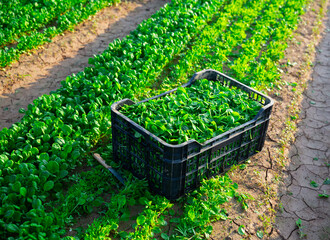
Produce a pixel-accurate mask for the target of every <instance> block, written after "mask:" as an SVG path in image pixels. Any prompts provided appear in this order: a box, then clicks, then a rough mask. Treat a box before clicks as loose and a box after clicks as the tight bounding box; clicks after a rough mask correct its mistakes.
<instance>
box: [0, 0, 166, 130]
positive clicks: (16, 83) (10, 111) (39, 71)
mask: <svg viewBox="0 0 330 240" xmlns="http://www.w3.org/2000/svg"><path fill="white" fill-rule="evenodd" d="M167 2H169V0H131V1H123V2H122V3H120V4H118V5H117V6H113V7H107V8H105V9H103V10H101V11H100V12H98V13H97V14H96V15H95V16H92V17H90V19H89V20H87V21H85V22H83V23H82V24H80V25H78V26H77V27H76V28H75V31H74V32H65V33H64V34H63V35H62V36H57V37H55V38H54V39H53V41H52V42H51V43H49V44H46V45H44V46H42V47H41V48H40V49H38V50H35V51H34V52H31V53H30V54H25V55H22V56H21V58H20V60H19V61H18V62H15V63H13V64H12V66H10V67H7V68H5V69H2V70H0V130H1V129H2V128H4V127H7V128H9V127H10V126H11V125H12V124H13V123H15V122H18V121H19V120H20V119H21V118H22V117H23V114H20V113H19V112H18V111H19V109H20V108H25V109H26V108H27V106H28V104H30V103H32V101H33V100H34V99H36V98H38V97H39V96H41V95H43V94H49V93H50V91H54V90H56V89H58V88H59V87H60V83H61V81H63V80H65V78H66V77H67V76H69V75H72V74H74V73H78V72H80V71H83V70H84V68H85V67H87V66H88V59H89V58H91V57H93V55H95V54H99V53H102V52H103V51H104V50H105V49H106V48H107V47H108V44H109V43H110V42H112V41H113V40H114V39H116V38H123V37H125V36H127V35H128V34H129V33H130V32H131V31H132V30H134V29H135V28H136V27H137V26H138V24H140V23H141V22H142V21H143V20H144V19H147V18H149V17H150V16H151V15H152V14H154V13H155V12H156V11H157V10H159V9H160V8H161V7H162V6H164V5H165V3H167Z"/></svg>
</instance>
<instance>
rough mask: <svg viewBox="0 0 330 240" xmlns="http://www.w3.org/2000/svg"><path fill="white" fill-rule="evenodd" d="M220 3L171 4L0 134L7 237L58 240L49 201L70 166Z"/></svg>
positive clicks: (2, 229) (0, 225)
mask: <svg viewBox="0 0 330 240" xmlns="http://www.w3.org/2000/svg"><path fill="white" fill-rule="evenodd" d="M222 2H223V1H197V0H187V1H172V3H171V4H169V5H166V6H165V7H164V8H163V9H161V10H160V11H159V12H157V13H156V14H155V15H154V16H153V17H151V18H150V19H148V20H146V21H144V22H143V23H142V24H140V26H139V27H138V28H137V29H136V30H135V31H133V32H132V34H131V35H129V36H128V37H127V38H125V39H124V40H117V41H115V42H113V43H111V44H110V45H109V48H108V50H106V51H105V52H104V53H103V54H102V55H99V56H96V57H95V58H94V59H92V60H91V63H92V64H94V65H95V67H90V68H86V70H85V71H84V72H81V73H78V74H77V75H74V76H71V77H68V78H67V79H66V81H64V82H63V83H62V87H61V88H60V89H59V90H57V91H56V92H54V93H52V94H51V95H44V96H42V97H40V98H38V99H36V100H34V102H33V103H34V104H33V105H29V106H28V109H27V111H24V110H22V112H25V115H24V117H23V119H22V120H21V122H19V123H17V124H13V126H12V127H11V128H10V129H6V128H4V129H3V130H2V131H1V132H0V151H1V155H0V161H1V164H0V176H1V177H0V183H1V186H2V187H1V188H0V194H1V195H0V196H1V202H2V205H1V209H0V216H1V220H0V233H1V234H2V236H5V237H7V238H10V237H14V236H15V237H18V236H20V237H22V238H23V237H26V236H28V237H29V238H31V239H33V238H38V239H42V238H54V239H56V238H58V231H59V229H60V228H61V227H62V226H61V225H59V224H58V223H57V222H56V218H55V217H54V213H52V212H51V209H46V208H45V202H49V201H52V200H56V198H57V197H58V193H59V192H62V191H63V190H62V189H63V183H64V182H67V176H68V173H69V171H71V170H72V169H74V168H75V167H76V166H77V165H78V164H81V161H82V159H83V158H84V157H85V155H86V153H88V152H89V151H90V149H91V148H92V147H93V146H94V145H95V144H97V142H98V140H99V139H101V138H102V137H103V136H106V135H109V134H110V109H109V105H110V104H111V103H112V102H113V101H115V100H118V99H121V98H123V97H125V96H133V95H134V93H135V91H137V90H138V89H139V88H141V87H143V83H144V81H142V80H146V79H152V78H154V77H156V76H157V75H158V74H159V73H160V72H161V69H162V68H163V67H164V66H165V64H166V63H168V62H170V60H171V59H173V57H174V56H175V54H176V53H179V52H180V51H181V50H182V49H183V48H184V47H185V46H186V45H187V43H188V42H189V39H191V38H192V37H193V36H195V35H196V34H197V33H198V32H199V31H200V30H201V29H202V28H203V27H204V26H205V24H206V22H207V21H209V20H211V18H212V16H213V13H214V12H217V11H218V10H219V9H220V7H221V5H222ZM150 29H153V31H154V32H153V33H152V34H150ZM164 46H165V47H164ZM47 206H49V205H47Z"/></svg>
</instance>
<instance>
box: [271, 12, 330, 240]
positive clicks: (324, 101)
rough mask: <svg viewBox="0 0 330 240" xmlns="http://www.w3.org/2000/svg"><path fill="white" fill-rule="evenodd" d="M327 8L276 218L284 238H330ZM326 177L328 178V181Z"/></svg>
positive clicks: (329, 29)
mask: <svg viewBox="0 0 330 240" xmlns="http://www.w3.org/2000/svg"><path fill="white" fill-rule="evenodd" d="M328 10H329V11H328V19H327V26H326V34H325V36H324V38H323V40H322V42H321V44H320V45H319V46H318V48H317V57H316V61H315V67H314V71H313V74H312V81H310V82H309V84H308V86H307V90H306V91H305V92H304V94H303V101H302V111H301V114H300V118H301V119H302V120H301V121H300V122H299V124H298V131H297V133H296V141H295V143H294V144H293V145H292V148H291V149H290V159H291V162H290V165H289V167H288V168H287V171H286V173H287V178H286V179H285V185H286V192H285V193H283V195H282V196H281V203H282V207H283V211H282V213H280V214H279V216H278V219H277V225H278V231H279V233H280V235H281V236H282V237H283V239H299V237H300V238H303V237H304V238H305V239H311V240H318V239H320V240H321V239H324V240H326V239H329V238H330V199H329V198H325V197H323V198H322V197H320V196H319V194H323V192H325V194H328V195H330V185H329V184H330V169H329V164H330V8H328ZM326 179H329V180H328V181H327V182H326V183H325V180H326ZM312 181H314V182H315V184H313V182H312ZM312 185H314V186H312ZM298 219H301V222H302V224H301V225H302V229H301V230H299V229H298V227H297V224H296V221H297V220H298ZM305 234H306V235H305Z"/></svg>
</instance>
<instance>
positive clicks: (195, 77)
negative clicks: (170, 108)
mask: <svg viewBox="0 0 330 240" xmlns="http://www.w3.org/2000/svg"><path fill="white" fill-rule="evenodd" d="M208 72H213V73H215V74H218V75H221V76H223V77H225V78H227V79H229V80H231V81H233V82H235V83H237V84H238V85H242V87H245V88H247V89H249V90H250V91H251V92H254V93H256V94H258V95H261V96H262V97H264V98H265V99H266V101H268V103H267V104H266V105H264V106H263V107H262V108H261V109H260V110H259V112H258V113H257V115H256V116H255V117H254V118H253V119H251V120H250V121H248V122H246V123H244V124H241V125H239V126H237V127H235V128H233V129H231V130H228V131H226V132H224V133H222V134H220V135H218V136H215V137H213V138H211V139H209V140H206V141H205V142H203V143H200V142H198V141H196V140H195V139H190V140H188V141H186V142H183V143H180V144H170V143H167V142H165V141H164V140H163V139H161V138H159V137H157V136H156V135H154V134H153V133H152V132H150V131H148V130H147V129H145V128H144V127H142V126H141V125H139V124H137V123H136V122H134V121H133V120H131V119H130V118H128V117H127V116H125V115H124V114H122V113H121V112H119V110H117V109H118V108H120V107H122V106H123V105H134V104H140V103H143V102H147V101H150V100H153V99H157V98H160V97H163V96H165V95H167V94H169V93H173V92H175V91H176V90H177V89H178V87H176V88H173V89H171V90H169V91H166V92H164V93H161V94H159V95H156V96H154V97H151V98H147V99H144V100H142V101H139V102H134V101H132V100H131V99H129V98H125V99H122V100H120V101H117V102H115V103H113V104H112V105H111V111H113V112H114V113H116V114H117V115H119V116H120V117H122V118H123V119H124V120H126V121H127V122H129V123H130V124H132V125H133V126H134V127H135V128H137V129H139V130H140V131H141V132H145V133H147V134H148V135H149V136H150V137H152V138H153V139H155V140H156V141H159V142H160V143H161V144H163V145H164V146H165V147H170V148H182V147H184V146H186V145H188V144H196V145H197V146H198V147H200V148H204V147H205V146H207V145H208V144H210V143H212V142H217V140H218V139H222V138H223V137H225V136H226V135H228V138H227V139H229V138H231V137H235V136H236V135H238V134H240V132H238V130H240V129H245V127H246V126H248V125H251V124H252V123H253V122H255V123H256V122H257V119H258V118H259V116H260V115H261V114H262V113H263V112H264V111H265V110H266V109H268V108H270V107H271V106H273V105H274V100H273V99H272V98H271V97H269V96H266V95H264V94H263V93H261V92H259V91H257V90H254V89H253V88H251V87H249V86H247V85H245V84H243V83H241V82H239V81H237V80H235V79H233V78H231V77H229V76H227V75H226V74H224V73H221V72H219V71H217V70H213V69H205V70H202V71H200V72H197V73H195V74H194V75H193V76H192V77H191V79H190V80H189V81H188V82H187V83H185V84H183V85H181V86H180V87H187V86H189V85H191V84H193V83H194V82H195V81H196V80H198V77H200V76H202V75H203V74H205V73H208ZM269 117H270V116H269ZM233 132H235V133H234V134H232V133H233Z"/></svg>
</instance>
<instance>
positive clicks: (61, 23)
mask: <svg viewBox="0 0 330 240" xmlns="http://www.w3.org/2000/svg"><path fill="white" fill-rule="evenodd" d="M118 2H120V0H97V1H92V0H56V1H46V0H41V1H37V2H30V3H26V2H25V1H24V0H17V1H8V2H5V3H2V2H1V3H0V15H1V19H0V26H1V27H2V28H1V31H0V46H1V47H2V48H1V49H0V67H5V66H7V65H10V64H11V63H12V62H14V61H16V60H18V59H19V57H20V55H21V54H23V53H25V52H27V51H29V50H32V49H35V48H38V47H39V46H40V45H42V44H44V43H47V42H50V41H51V39H52V38H53V37H54V36H56V35H58V34H61V33H63V32H64V31H65V30H73V28H74V26H76V25H77V24H79V23H80V22H82V21H83V20H86V19H87V18H88V17H89V16H90V15H94V14H95V13H96V12H98V11H99V10H101V9H102V8H104V7H106V6H109V5H112V4H114V3H118ZM53 24H54V26H52V25H53ZM49 25H50V26H49ZM12 43H16V47H7V45H10V44H12ZM21 112H22V113H23V111H21Z"/></svg>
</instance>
